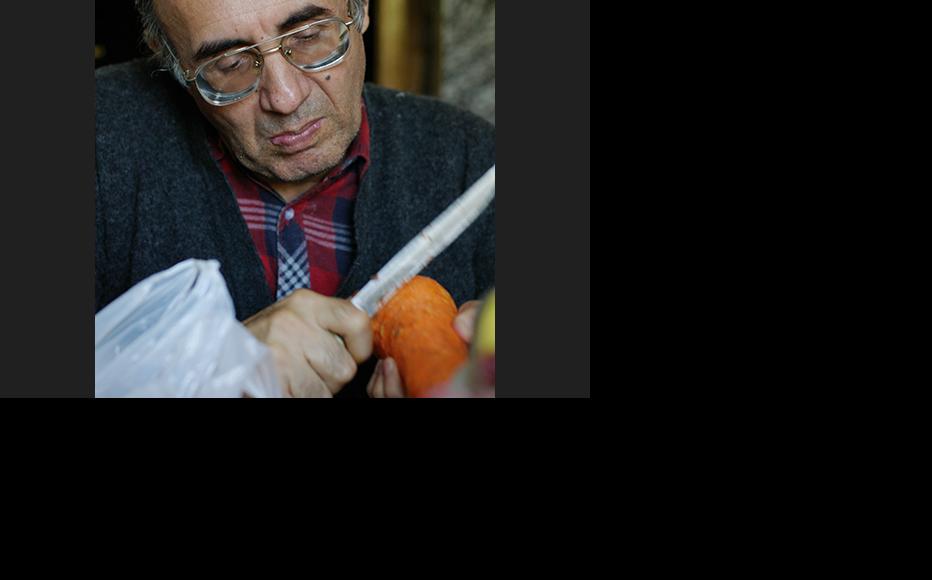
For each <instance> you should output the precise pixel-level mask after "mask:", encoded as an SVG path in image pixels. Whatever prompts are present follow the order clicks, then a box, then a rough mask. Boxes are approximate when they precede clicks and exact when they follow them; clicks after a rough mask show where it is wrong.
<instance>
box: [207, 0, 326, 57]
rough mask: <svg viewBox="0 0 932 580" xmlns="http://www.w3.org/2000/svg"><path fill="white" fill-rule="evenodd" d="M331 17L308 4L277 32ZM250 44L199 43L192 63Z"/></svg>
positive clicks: (238, 40) (235, 40) (231, 41)
mask: <svg viewBox="0 0 932 580" xmlns="http://www.w3.org/2000/svg"><path fill="white" fill-rule="evenodd" d="M331 16H333V12H331V11H330V10H329V9H327V8H324V7H322V6H317V5H315V4H309V5H308V6H306V7H305V8H302V9H301V10H298V11H297V12H294V13H292V14H291V16H289V17H288V18H286V19H285V20H282V21H281V23H280V24H279V25H278V31H279V32H282V33H284V32H287V31H288V30H290V29H292V28H297V27H298V25H299V24H302V23H304V22H307V21H308V20H315V19H319V18H321V17H331ZM251 44H255V43H253V42H251V41H249V40H245V39H243V38H228V39H224V40H208V41H205V42H203V43H201V45H200V46H199V47H198V49H197V51H196V52H195V53H194V62H200V61H202V60H206V59H208V58H210V57H212V56H216V55H218V54H223V53H224V52H227V51H228V50H230V49H232V48H238V47H241V46H249V45H251Z"/></svg>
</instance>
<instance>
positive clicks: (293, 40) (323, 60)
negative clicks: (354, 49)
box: [283, 20, 349, 71]
mask: <svg viewBox="0 0 932 580" xmlns="http://www.w3.org/2000/svg"><path fill="white" fill-rule="evenodd" d="M283 45H284V47H285V49H286V52H285V55H286V56H287V58H288V59H289V60H290V61H291V62H292V63H293V64H294V65H295V66H297V67H299V68H301V69H303V70H306V71H313V70H318V69H321V68H324V67H326V66H329V65H332V64H334V63H336V62H337V61H338V60H339V59H340V58H342V57H343V55H344V54H346V50H347V48H349V29H348V28H347V27H346V25H345V24H343V23H342V22H340V21H339V20H328V21H325V22H320V23H318V24H315V25H314V26H311V27H310V28H308V29H307V30H302V31H301V32H299V33H297V34H294V35H292V36H289V37H288V38H286V39H285V42H284V43H283Z"/></svg>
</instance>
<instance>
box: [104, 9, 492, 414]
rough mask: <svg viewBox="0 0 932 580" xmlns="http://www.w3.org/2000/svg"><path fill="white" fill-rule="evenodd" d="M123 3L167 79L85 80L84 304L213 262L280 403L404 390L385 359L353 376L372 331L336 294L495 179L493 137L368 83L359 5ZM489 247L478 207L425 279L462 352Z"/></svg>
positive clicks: (367, 352) (112, 70) (432, 105)
mask: <svg viewBox="0 0 932 580" xmlns="http://www.w3.org/2000/svg"><path fill="white" fill-rule="evenodd" d="M136 4H137V8H138V9H139V11H140V15H141V17H142V20H143V25H144V28H145V40H146V43H147V44H148V45H149V47H150V48H151V49H152V50H153V52H154V53H155V55H156V58H157V59H158V62H159V63H160V64H161V66H160V70H157V68H159V67H154V66H151V65H150V64H148V63H145V62H143V61H135V62H131V63H127V64H124V65H117V66H113V67H107V68H103V69H99V70H98V71H97V74H96V86H97V95H96V97H97V101H96V104H97V117H96V122H97V139H96V158H97V218H96V224H97V246H96V277H97V281H96V284H97V285H96V300H97V305H96V306H97V310H100V309H101V308H103V307H104V306H106V305H107V304H108V303H110V302H111V301H113V300H114V299H115V298H117V297H118V296H119V295H120V294H122V293H123V292H125V291H126V290H128V289H129V288H130V287H131V286H132V285H133V284H135V283H137V282H138V281H140V280H142V279H143V278H145V277H147V276H149V275H151V274H153V273H155V272H158V271H161V270H164V269H166V268H168V267H170V266H172V265H174V264H176V263H178V262H180V261H182V260H184V259H187V258H191V257H195V258H214V259H217V260H219V261H220V263H221V271H222V273H223V275H224V277H225V279H226V282H227V286H228V288H229V290H230V294H231V296H232V297H233V301H234V304H235V307H236V313H237V317H238V318H239V319H240V320H242V321H244V324H245V325H246V327H247V328H248V329H249V330H250V331H251V332H252V333H253V335H255V336H256V337H257V338H258V339H259V340H261V341H263V342H265V343H266V344H267V345H268V346H269V347H270V349H271V350H272V352H273V354H274V357H275V361H276V366H277V369H278V372H279V377H280V378H281V379H282V382H283V386H284V388H285V389H286V392H287V394H290V395H294V396H322V397H329V396H333V395H334V394H336V393H337V392H340V390H341V389H342V388H343V387H344V386H346V385H347V383H349V382H350V381H351V380H352V381H353V385H354V388H353V389H350V388H347V389H346V390H347V391H351V390H353V391H354V392H361V389H362V387H363V386H364V385H366V383H367V381H368V391H369V394H370V395H372V396H399V395H401V384H400V379H399V378H398V375H397V367H396V365H394V364H393V361H391V360H386V361H383V364H380V365H379V369H380V370H379V374H378V375H377V376H375V377H372V380H371V381H369V378H370V377H369V376H366V375H368V374H369V373H366V372H364V371H360V370H359V369H360V365H362V364H363V363H365V362H366V361H367V360H368V359H369V358H370V356H371V352H372V336H371V330H370V326H369V319H368V317H367V316H366V315H365V314H364V313H362V312H361V311H359V310H358V309H356V308H355V307H353V306H352V304H350V303H349V302H348V300H346V298H347V297H349V296H350V295H352V293H354V292H356V291H358V290H359V289H360V288H361V287H362V286H363V284H365V282H366V281H367V280H368V279H369V278H370V277H371V276H372V275H373V274H375V273H376V272H377V271H378V269H379V268H380V267H381V266H382V265H383V264H384V263H385V262H386V261H387V260H388V259H389V258H391V256H392V255H394V253H395V252H396V251H398V250H399V249H400V248H401V247H402V246H403V245H404V244H405V243H406V242H407V241H408V240H409V239H411V238H412V237H413V236H414V235H416V234H417V232H418V231H420V229H421V228H423V227H424V226H425V225H427V224H428V223H429V222H430V221H431V219H433V218H434V217H435V216H436V215H437V214H439V213H440V212H441V211H442V210H443V209H444V208H445V207H446V206H447V205H449V203H450V202H451V201H453V200H454V199H455V198H456V197H457V196H458V195H459V194H461V193H462V192H463V191H464V190H465V189H466V188H467V187H468V186H469V185H471V184H472V183H473V182H475V181H476V180H477V179H478V178H479V177H480V176H481V175H482V174H483V173H484V172H485V171H486V170H487V169H488V168H489V167H490V166H492V165H493V163H494V156H495V151H494V129H493V128H492V127H491V125H489V124H488V123H486V122H484V121H482V120H480V119H478V118H477V117H475V116H473V115H471V114H469V113H465V112H462V111H458V110H456V109H453V108H452V107H450V106H447V105H444V104H442V103H439V102H437V101H434V100H429V99H424V98H420V97H414V96H411V95H406V94H404V93H398V92H394V91H389V90H386V89H383V88H379V87H376V86H372V85H364V78H365V52H364V47H363V41H362V34H363V32H365V30H366V28H367V27H368V26H369V14H368V2H367V1H366V0H349V1H346V0H210V1H208V0H137V2H136ZM494 244H495V232H494V209H492V208H490V209H489V210H488V211H487V212H485V214H483V216H481V217H480V219H479V220H478V221H477V222H476V223H475V224H473V225H472V226H471V227H470V228H469V229H468V230H467V231H466V232H465V233H464V234H463V235H462V236H461V237H460V239H458V240H457V241H456V242H455V243H454V244H453V245H451V246H450V248H448V249H447V250H446V251H445V252H444V254H442V255H441V256H440V257H438V258H437V259H436V260H434V261H433V262H432V263H431V264H430V265H429V267H428V268H427V269H426V270H425V272H424V274H425V275H427V276H431V277H433V278H435V279H436V280H437V281H439V282H440V283H441V284H442V285H443V286H444V287H446V288H447V289H448V290H449V291H450V293H451V294H452V295H453V298H454V299H455V300H456V302H457V304H464V306H465V308H464V309H463V311H462V312H461V318H460V319H458V321H457V327H458V328H459V329H460V331H461V334H464V335H465V337H466V338H468V336H469V332H470V331H469V329H468V327H469V326H470V321H471V317H472V314H473V313H472V312H471V309H472V306H473V305H474V304H475V302H473V300H474V299H476V298H478V297H479V296H480V295H481V294H482V293H483V292H484V291H486V290H487V289H489V288H490V287H492V286H493V284H494ZM338 337H339V338H338ZM366 366H367V367H369V366H370V365H366ZM357 387H358V390H357Z"/></svg>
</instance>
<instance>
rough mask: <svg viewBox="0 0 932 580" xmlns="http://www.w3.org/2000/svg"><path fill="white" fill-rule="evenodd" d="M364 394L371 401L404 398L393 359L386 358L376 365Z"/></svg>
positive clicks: (399, 376)
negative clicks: (371, 399)
mask: <svg viewBox="0 0 932 580" xmlns="http://www.w3.org/2000/svg"><path fill="white" fill-rule="evenodd" d="M366 393H368V394H369V396H370V397H372V398H373V399H383V398H384V399H401V398H403V397H404V396H405V393H404V388H403V387H402V386H401V375H400V374H399V373H398V365H397V364H396V363H395V361H394V359H391V358H387V359H385V360H380V361H379V362H378V363H376V365H375V370H374V371H373V372H372V378H371V379H369V385H368V386H367V387H366Z"/></svg>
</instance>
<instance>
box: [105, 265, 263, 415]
mask: <svg viewBox="0 0 932 580" xmlns="http://www.w3.org/2000/svg"><path fill="white" fill-rule="evenodd" d="M94 391H95V394H96V396H98V397H242V396H243V395H249V396H251V397H280V396H281V388H280V385H279V382H278V377H277V375H276V374H275V368H274V366H273V361H272V355H271V353H270V351H269V350H268V348H266V346H265V345H263V344H262V343H261V342H259V341H258V340H256V339H255V338H254V337H253V336H252V334H250V333H249V331H248V330H246V328H245V327H244V326H243V325H242V324H241V323H240V322H239V321H237V320H236V315H235V313H234V309H233V300H232V299H231V298H230V293H229V292H228V291H227V287H226V283H225V282H224V280H223V276H221V275H220V264H219V262H217V261H216V260H194V259H191V260H185V261H184V262H181V263H179V264H176V265H175V266H173V267H172V268H169V269H168V270H165V271H164V272H159V273H158V274H153V275H152V276H150V277H148V278H146V279H145V280H143V281H142V282H140V283H138V284H136V285H135V286H133V287H132V288H130V289H129V290H128V291H127V292H126V293H125V294H123V295H122V296H120V297H119V298H117V299H116V300H115V301H114V302H112V303H111V304H108V305H107V307H106V308H104V309H103V310H101V311H100V312H98V313H97V316H95V317H94Z"/></svg>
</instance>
